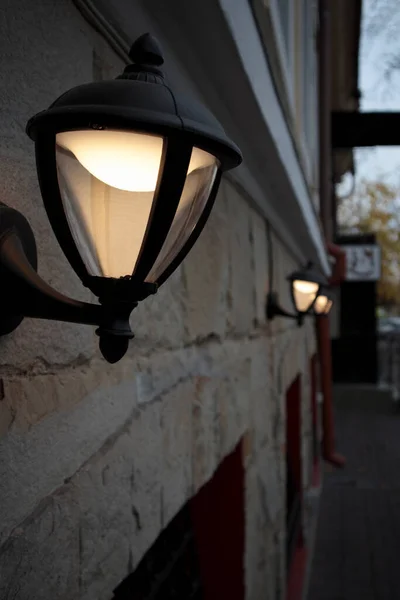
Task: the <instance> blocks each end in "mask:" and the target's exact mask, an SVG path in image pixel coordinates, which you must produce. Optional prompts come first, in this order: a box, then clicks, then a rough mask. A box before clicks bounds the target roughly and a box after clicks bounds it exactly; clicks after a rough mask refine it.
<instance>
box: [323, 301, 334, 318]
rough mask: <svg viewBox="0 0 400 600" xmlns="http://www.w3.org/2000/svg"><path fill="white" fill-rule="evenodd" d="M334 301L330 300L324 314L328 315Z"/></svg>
mask: <svg viewBox="0 0 400 600" xmlns="http://www.w3.org/2000/svg"><path fill="white" fill-rule="evenodd" d="M332 304H333V300H328V302H327V304H326V307H325V310H324V313H325V314H326V315H327V314H328V313H329V311H330V310H331V308H332Z"/></svg>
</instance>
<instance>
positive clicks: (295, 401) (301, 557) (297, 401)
mask: <svg viewBox="0 0 400 600" xmlns="http://www.w3.org/2000/svg"><path fill="white" fill-rule="evenodd" d="M286 455H287V460H288V461H289V465H290V468H291V472H292V475H293V478H294V483H295V486H296V491H297V493H298V495H299V500H300V519H302V507H303V468H302V446H301V376H300V375H298V376H297V377H296V378H295V379H294V381H293V382H292V384H291V385H290V387H289V388H288V390H287V392H286ZM299 527H300V531H299V534H298V536H297V540H296V546H295V549H294V552H293V557H292V559H291V562H290V564H289V565H288V579H287V589H286V600H301V597H302V592H303V584H304V577H305V571H306V564H307V548H306V546H305V543H304V535H303V530H302V522H300V524H299Z"/></svg>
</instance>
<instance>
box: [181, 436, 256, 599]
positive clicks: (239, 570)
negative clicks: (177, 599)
mask: <svg viewBox="0 0 400 600" xmlns="http://www.w3.org/2000/svg"><path fill="white" fill-rule="evenodd" d="M244 486H245V472H244V466H243V459H242V444H241V443H239V444H238V446H237V447H236V449H235V450H234V452H233V453H232V454H230V455H229V456H227V457H226V458H225V459H224V460H223V461H222V463H221V464H220V466H219V467H218V469H217V471H216V473H215V475H214V476H213V477H212V479H211V480H210V481H209V482H207V483H206V484H205V485H204V486H203V487H202V488H201V489H200V490H199V492H198V493H197V494H196V495H195V496H194V498H192V500H191V511H192V517H193V526H194V531H195V536H196V542H197V548H198V553H199V563H200V573H201V578H202V582H203V586H204V600H221V599H222V598H227V599H228V598H229V600H244V598H245V579H244V564H243V560H244V551H245V510H244V501H245V500H244V499H245V492H244Z"/></svg>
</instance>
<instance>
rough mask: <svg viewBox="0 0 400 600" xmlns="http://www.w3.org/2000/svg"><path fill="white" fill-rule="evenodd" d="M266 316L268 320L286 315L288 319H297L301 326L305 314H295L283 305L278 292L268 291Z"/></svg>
mask: <svg viewBox="0 0 400 600" xmlns="http://www.w3.org/2000/svg"><path fill="white" fill-rule="evenodd" d="M266 316H267V319H268V321H272V320H273V319H274V318H275V317H286V318H287V319H295V320H296V321H297V324H298V326H299V327H301V326H302V325H303V320H304V315H303V314H302V313H299V314H297V315H294V314H292V313H290V312H288V311H287V310H285V309H284V308H282V307H281V305H280V304H279V300H278V294H277V293H276V292H268V294H267V303H266Z"/></svg>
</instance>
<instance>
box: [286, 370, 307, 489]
mask: <svg viewBox="0 0 400 600" xmlns="http://www.w3.org/2000/svg"><path fill="white" fill-rule="evenodd" d="M300 389H301V386H300V375H299V376H297V377H296V379H295V380H294V381H293V383H292V384H291V386H290V387H289V389H288V390H287V392H286V451H287V453H288V456H289V461H290V464H291V466H292V472H293V476H294V478H295V482H296V487H297V489H298V491H299V493H300V495H301V497H302V495H303V494H302V492H303V473H302V456H301V394H300Z"/></svg>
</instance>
